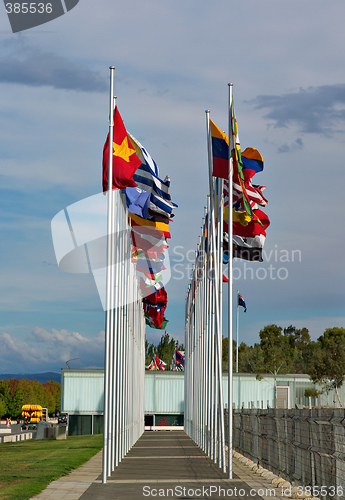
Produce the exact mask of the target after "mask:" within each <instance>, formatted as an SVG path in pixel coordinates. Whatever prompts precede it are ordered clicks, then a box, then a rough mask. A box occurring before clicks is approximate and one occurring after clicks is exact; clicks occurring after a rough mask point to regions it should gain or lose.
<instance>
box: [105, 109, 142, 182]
mask: <svg viewBox="0 0 345 500" xmlns="http://www.w3.org/2000/svg"><path fill="white" fill-rule="evenodd" d="M108 163H109V134H108V137H107V139H106V141H105V144H104V147H103V192H106V191H108ZM140 165H141V161H140V159H139V158H138V156H137V154H136V152H135V150H134V148H133V147H132V145H131V142H130V141H129V138H128V135H127V131H126V129H125V126H124V123H123V121H122V118H121V115H120V112H119V111H118V109H117V107H116V108H115V113H114V136H113V189H114V188H115V189H123V188H126V187H135V186H136V183H135V181H134V180H133V174H134V173H135V171H136V170H137V169H138V167H139V166H140Z"/></svg>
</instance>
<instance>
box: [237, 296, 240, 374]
mask: <svg viewBox="0 0 345 500" xmlns="http://www.w3.org/2000/svg"><path fill="white" fill-rule="evenodd" d="M239 293H240V292H239V290H237V321H236V373H238V325H239V309H240V306H239V303H238V296H239Z"/></svg>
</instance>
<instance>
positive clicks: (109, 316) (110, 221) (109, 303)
mask: <svg viewBox="0 0 345 500" xmlns="http://www.w3.org/2000/svg"><path fill="white" fill-rule="evenodd" d="M109 70H110V99H109V142H108V144H109V157H108V214H107V290H106V293H107V297H106V325H105V353H104V417H103V418H104V429H103V458H102V466H103V469H102V483H106V482H107V475H108V472H109V471H108V469H109V450H108V442H109V438H110V437H111V436H110V435H109V434H110V433H109V402H110V394H109V368H110V365H111V361H110V346H111V338H112V335H113V331H112V328H113V326H114V325H113V321H112V320H113V309H114V304H113V300H114V296H113V292H112V288H113V287H112V284H113V265H114V262H113V234H114V231H113V225H114V203H113V136H114V135H113V131H114V70H115V67H114V66H110V68H109ZM109 444H110V443H109Z"/></svg>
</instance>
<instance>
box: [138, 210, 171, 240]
mask: <svg viewBox="0 0 345 500" xmlns="http://www.w3.org/2000/svg"><path fill="white" fill-rule="evenodd" d="M129 217H130V220H131V226H132V227H134V228H135V230H136V232H137V233H139V234H141V235H143V234H146V235H151V236H156V237H157V236H158V235H161V236H164V238H171V235H170V232H169V224H165V223H164V222H155V221H151V220H147V219H143V218H142V217H139V216H138V215H135V214H131V213H130V214H129Z"/></svg>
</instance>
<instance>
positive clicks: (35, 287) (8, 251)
mask: <svg viewBox="0 0 345 500" xmlns="http://www.w3.org/2000/svg"><path fill="white" fill-rule="evenodd" d="M344 17H345V4H344V2H343V1H342V0H334V1H332V2H329V3H327V5H326V4H325V3H324V2H321V1H320V0H302V1H301V0H290V1H289V2H278V1H277V0H264V1H262V2H258V1H257V0H242V1H241V2H234V1H231V0H217V2H210V1H205V0H198V1H196V0H189V1H188V2H186V1H181V0H174V1H173V2H172V1H171V0H165V1H164V2H162V1H158V0H145V1H142V0H141V1H138V0H132V1H131V2H121V1H120V2H114V1H113V0H101V1H98V2H95V1H92V0H80V1H79V3H78V4H77V5H76V6H75V7H74V8H73V9H72V10H70V11H69V12H68V13H66V14H65V15H63V16H61V17H59V18H57V19H55V20H53V21H51V22H49V23H47V24H44V25H41V26H37V27H35V28H31V29H28V30H25V31H22V32H19V33H12V31H11V27H10V23H9V20H8V18H7V15H6V12H5V7H4V5H3V4H2V5H0V42H1V43H0V96H1V97H0V100H1V106H0V130H1V132H0V175H1V177H0V189H1V203H0V231H1V233H0V234H1V238H0V251H1V260H0V269H1V281H0V294H1V300H0V309H1V312H0V318H1V319H0V373H35V372H44V371H57V372H59V371H60V369H61V368H65V367H66V361H69V360H73V361H72V362H71V363H70V365H71V366H75V367H81V366H82V367H91V366H102V363H103V355H104V324H105V319H104V311H103V308H102V305H101V301H100V299H99V296H98V293H97V289H96V286H95V282H94V279H93V276H92V275H91V274H72V273H67V272H63V271H62V270H60V269H59V267H58V265H57V261H56V257H55V252H54V246H53V241H52V234H51V221H52V219H53V218H54V216H55V215H56V214H57V213H59V212H60V211H61V210H63V209H64V208H66V207H68V206H70V205H72V204H74V203H77V202H79V201H81V200H83V199H85V198H87V197H90V196H93V195H95V194H98V193H100V192H101V190H102V185H101V162H102V150H103V144H104V141H105V138H106V135H107V133H108V116H109V66H115V95H116V96H117V105H118V108H119V110H120V113H121V116H122V118H123V121H124V123H125V126H126V128H127V130H128V131H130V132H131V133H132V134H133V135H134V136H135V137H136V138H137V139H138V140H139V141H140V142H141V143H142V144H143V145H144V146H145V148H146V149H147V150H148V151H149V153H150V154H151V156H152V157H153V158H154V159H155V161H156V163H157V165H158V167H159V171H160V177H161V178H163V179H164V177H165V176H166V175H169V177H170V178H171V196H172V199H173V201H174V202H175V203H176V204H177V205H178V208H177V209H176V210H175V217H174V221H173V222H172V223H171V224H170V232H171V235H172V237H171V240H170V247H169V259H170V265H171V274H172V276H171V280H170V282H169V283H168V284H167V286H166V289H167V293H168V308H167V310H166V318H167V319H168V320H169V323H168V325H167V329H166V331H167V332H168V333H169V334H170V335H171V336H172V337H174V338H175V339H176V340H179V341H180V342H184V314H185V313H184V309H185V298H186V292H187V285H188V283H189V277H190V268H191V266H192V264H193V262H194V255H195V250H196V246H197V242H198V237H199V234H200V232H201V224H202V217H203V216H204V207H205V205H206V198H207V194H208V165H207V143H206V119H205V110H210V117H211V118H212V120H213V121H214V122H215V123H216V124H217V125H218V127H219V128H221V129H222V130H224V131H225V132H227V126H228V125H227V123H228V117H227V108H228V83H230V82H231V83H233V94H234V103H235V110H236V117H237V121H238V128H239V138H240V142H241V148H242V150H243V149H245V148H246V147H247V146H252V147H255V148H257V149H258V150H259V151H260V153H261V154H262V156H263V158H264V171H263V172H262V173H260V174H257V175H256V177H255V182H256V183H258V184H261V185H265V186H267V189H266V191H265V196H266V198H267V199H268V205H267V207H266V209H265V212H266V213H267V214H268V216H269V218H270V221H271V225H270V227H269V228H268V230H267V238H266V242H265V247H264V262H263V263H248V262H245V261H241V260H239V259H235V260H234V285H233V290H234V293H236V291H237V290H239V291H240V293H241V294H242V296H243V298H244V300H245V302H246V304H247V312H246V313H244V312H243V310H242V309H241V311H240V324H239V339H240V342H241V341H243V342H246V343H247V344H249V345H252V344H254V343H255V342H258V341H259V331H260V330H261V329H262V328H263V327H264V326H265V325H268V324H272V323H274V324H277V325H279V326H281V327H287V326H289V325H293V326H296V327H298V328H302V327H306V328H308V329H309V332H310V335H311V338H312V339H313V340H316V339H317V338H318V337H319V336H320V335H322V333H323V332H324V330H325V329H326V328H332V327H334V326H339V327H343V326H345V308H344V299H345V293H344V282H345V273H344V265H343V254H344V224H343V213H344V200H343V184H344V179H345V174H344V165H343V163H344V157H345V142H344V138H345V137H344V132H345V61H344V59H345V53H344V50H343V47H344V45H345V33H344V30H343V19H344ZM224 292H225V293H226V288H225V285H224ZM225 330H226V328H225ZM162 333H163V332H161V331H159V330H157V331H156V330H152V329H149V328H147V340H148V341H149V342H150V343H151V342H153V343H158V341H159V340H160V337H161V334H162ZM224 335H225V336H226V335H227V332H226V331H224Z"/></svg>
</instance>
